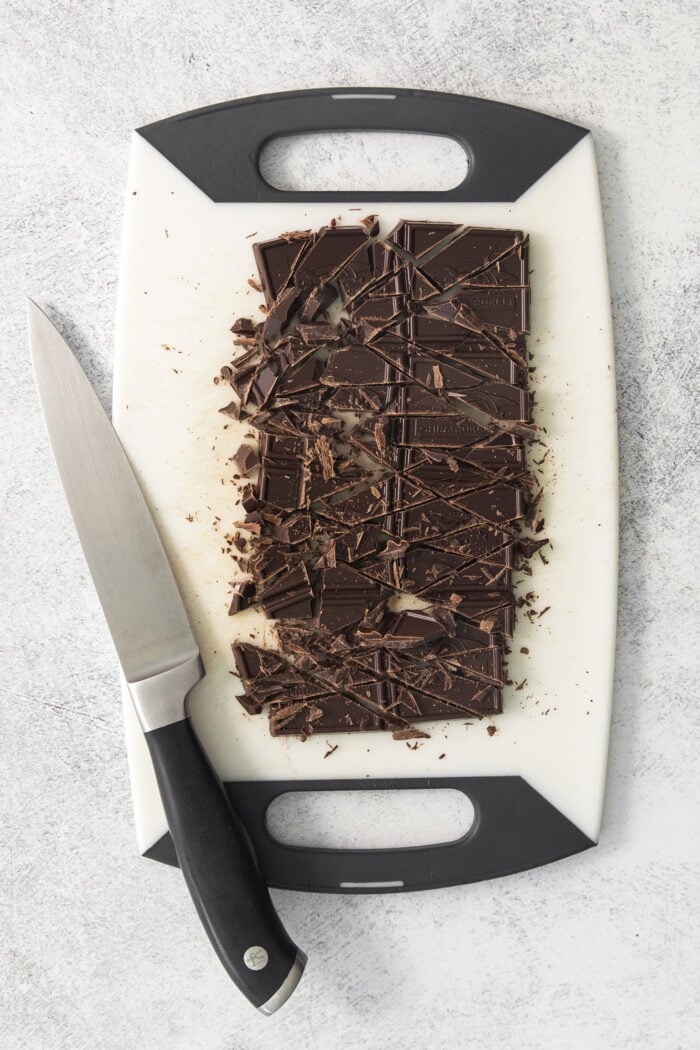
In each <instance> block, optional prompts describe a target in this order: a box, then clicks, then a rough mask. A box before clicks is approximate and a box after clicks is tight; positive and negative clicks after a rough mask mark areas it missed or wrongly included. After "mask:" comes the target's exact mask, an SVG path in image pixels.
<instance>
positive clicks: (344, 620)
mask: <svg viewBox="0 0 700 1050" xmlns="http://www.w3.org/2000/svg"><path fill="white" fill-rule="evenodd" d="M378 600H379V587H378V586H377V585H376V584H372V583H371V582H370V581H369V580H368V579H367V577H366V576H362V575H361V574H360V573H359V572H356V571H355V570H354V569H351V568H350V566H348V565H338V566H336V567H335V568H330V569H323V570H322V571H321V606H320V612H319V623H320V625H321V627H323V628H324V629H325V630H327V631H342V630H345V628H346V627H350V625H351V624H353V623H357V622H358V621H359V620H362V619H363V617H364V616H365V614H366V613H367V610H368V609H369V608H370V607H371V606H373V605H374V604H376V602H377V601H378Z"/></svg>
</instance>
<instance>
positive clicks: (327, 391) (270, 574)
mask: <svg viewBox="0 0 700 1050" xmlns="http://www.w3.org/2000/svg"><path fill="white" fill-rule="evenodd" d="M378 231H379V226H378V222H377V218H376V217H375V216H367V217H366V218H364V219H362V220H360V222H359V223H358V224H357V225H356V226H341V225H339V224H338V223H337V222H336V221H335V220H333V221H331V223H329V225H328V226H324V227H322V228H321V229H319V230H304V231H296V232H291V233H285V234H283V235H281V236H280V237H279V238H276V239H274V240H269V241H265V242H263V243H259V244H255V245H254V246H253V254H254V258H255V263H256V265H257V269H258V274H259V278H260V282H261V287H262V290H263V294H264V296H265V303H266V309H265V317H264V320H262V321H261V322H260V323H258V324H254V323H253V321H252V320H251V319H250V318H247V317H241V318H238V319H237V320H235V321H234V324H233V326H232V332H233V334H234V336H235V337H236V339H235V342H236V344H237V345H238V347H239V349H240V351H241V352H240V353H239V355H238V358H237V360H235V361H233V362H232V364H231V365H226V366H225V367H224V368H223V369H222V370H221V375H220V379H219V380H218V381H222V382H225V384H226V385H227V386H230V387H231V388H232V389H233V390H234V392H235V394H236V400H234V401H231V402H230V404H228V405H226V406H225V407H224V408H222V409H221V411H222V412H223V413H225V414H226V415H229V416H231V417H232V418H234V419H240V420H242V421H243V422H245V423H247V424H249V425H250V427H251V428H253V429H252V430H251V431H250V434H249V437H250V438H252V437H253V434H254V433H255V432H257V434H258V435H259V438H260V444H259V450H258V449H256V448H255V447H253V444H250V443H248V442H247V441H246V442H245V443H243V444H242V445H241V446H240V447H239V449H238V451H236V452H234V454H233V455H232V456H231V459H230V462H231V464H232V467H233V469H234V470H235V471H236V474H235V475H234V476H235V477H236V478H238V479H240V478H245V479H246V480H245V486H244V487H243V489H242V491H241V502H242V506H243V511H244V512H245V515H246V517H245V521H244V522H239V523H237V524H239V525H241V527H243V526H245V527H246V528H247V530H248V531H247V532H244V533H243V534H242V535H240V534H238V533H236V532H235V531H234V532H233V535H232V538H229V539H228V542H229V549H230V550H231V549H232V550H235V552H236V558H237V559H238V560H239V562H240V563H241V564H242V565H244V566H245V568H246V569H247V571H248V575H249V577H251V578H252V579H251V580H250V582H246V583H239V584H235V585H232V586H233V595H232V599H231V606H230V612H231V613H232V614H233V613H236V612H238V611H240V610H241V609H243V608H248V607H250V606H251V605H257V606H258V607H259V608H261V609H262V610H263V612H264V613H265V614H266V615H267V616H268V617H270V618H271V619H273V620H274V621H275V631H276V634H277V637H278V643H279V647H280V648H279V650H266V649H260V648H257V647H256V646H253V645H247V644H241V645H235V646H234V647H233V654H234V661H235V665H236V669H237V671H238V674H239V676H240V678H241V680H242V682H243V685H244V688H245V690H246V691H245V694H243V695H239V697H238V699H239V701H240V703H241V705H242V706H243V707H244V708H245V710H246V711H247V712H248V713H249V714H251V715H257V714H259V713H260V712H262V711H264V710H267V712H268V715H269V726H270V732H271V733H272V734H273V735H274V736H285V735H296V736H301V737H302V738H306V737H308V736H310V735H312V734H314V733H318V732H323V733H333V732H346V731H351V730H355V731H359V730H362V731H367V730H382V729H385V730H386V729H389V730H391V731H393V732H394V733H395V735H396V736H397V739H408V735H410V734H414V735H415V733H416V732H418V731H416V730H412V729H411V728H410V727H411V724H412V723H415V722H421V721H430V720H435V719H454V718H461V719H472V718H480V717H483V716H484V715H486V714H488V715H493V714H497V713H498V712H500V710H501V691H502V685H503V677H504V672H503V667H502V664H503V652H504V642H503V639H504V636H507V635H509V634H510V633H511V632H512V630H513V622H514V615H515V603H514V600H513V594H512V579H511V574H512V569H513V567H514V562H515V556H516V551H517V558H518V565H519V566H520V565H521V562H522V559H525V558H527V557H530V556H532V555H533V554H535V553H536V552H537V550H538V549H539V548H540V547H541V545H542V544H543V543H545V542H546V540H545V539H544V538H543V537H540V536H539V532H538V530H541V528H542V518H541V512H540V502H539V500H540V497H539V495H537V496H532V495H531V494H530V493H529V492H528V486H531V485H532V484H533V482H532V479H531V478H530V477H529V475H528V471H527V466H526V462H525V451H524V446H525V441H526V440H528V438H529V437H530V436H533V435H534V428H533V426H532V421H531V399H530V394H529V391H528V383H527V380H528V356H527V349H526V344H525V333H526V332H527V330H528V327H529V306H530V298H529V296H530V289H529V280H528V254H527V252H528V244H527V237H526V236H524V234H523V233H522V232H520V231H518V230H496V229H473V228H468V229H464V228H462V227H460V226H459V225H457V224H455V223H452V222H433V221H420V220H415V219H410V220H401V221H400V222H399V223H398V224H397V225H396V226H395V227H394V228H393V229H392V230H391V231H390V232H389V233H388V234H387V235H386V236H384V237H379V236H378ZM528 531H529V532H530V533H532V534H531V535H528V534H527V533H528ZM398 598H401V599H402V600H401V601H396V600H395V599H398ZM407 599H410V601H408V600H407ZM407 734H408V735H407Z"/></svg>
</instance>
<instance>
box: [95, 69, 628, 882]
mask: <svg viewBox="0 0 700 1050" xmlns="http://www.w3.org/2000/svg"><path fill="white" fill-rule="evenodd" d="M337 130H374V131H385V132H386V131H401V132H423V133H424V132H431V133H438V134H443V135H447V136H451V137H452V138H453V139H456V140H457V141H458V142H459V143H460V144H461V145H462V146H463V147H464V149H465V151H466V153H467V157H468V159H469V169H468V172H467V176H466V178H465V180H464V181H463V183H462V184H461V185H459V186H457V187H456V188H454V189H452V190H449V191H447V192H440V193H431V192H421V193H417V192H411V193H408V192H403V193H396V192H393V193H372V194H368V193H354V194H352V195H350V194H347V193H344V194H339V193H335V192H319V193H307V192H282V191H279V190H276V189H273V188H272V187H271V186H269V185H268V184H266V183H265V182H264V181H263V179H262V177H261V175H260V173H259V168H258V158H259V156H260V152H261V149H262V147H263V145H264V144H265V143H266V142H267V141H269V140H270V139H271V138H272V137H274V136H277V135H286V134H292V133H308V132H323V131H337ZM424 142H425V139H423V138H417V139H416V147H415V154H414V155H412V156H411V157H410V158H407V161H406V163H407V165H410V166H411V167H417V168H419V167H420V165H421V163H422V160H421V150H423V149H424V148H425V147H424ZM358 208H359V209H361V210H360V211H358V210H351V209H358ZM371 212H373V213H376V214H377V215H378V217H379V220H380V232H381V233H382V234H386V233H388V231H389V230H390V229H391V228H392V227H393V226H394V225H395V224H396V223H397V222H398V221H399V220H400V219H426V220H442V221H451V222H456V223H463V224H465V225H469V226H477V227H478V226H486V227H504V228H508V229H514V228H515V229H521V230H523V231H525V232H526V233H527V234H528V235H529V238H530V269H531V275H530V279H531V289H532V292H531V294H532V300H531V318H532V328H531V334H530V336H529V341H528V345H529V347H530V349H531V351H533V353H534V363H535V364H536V366H537V370H536V371H535V372H534V373H533V382H532V389H533V390H534V393H535V401H536V409H535V420H536V422H537V423H538V424H539V425H540V426H541V427H543V428H545V430H546V440H547V444H548V446H549V448H550V453H549V454H548V456H547V459H546V460H545V462H544V464H543V465H542V470H543V472H544V473H543V486H544V491H545V499H544V505H543V512H544V517H545V519H546V525H547V535H548V536H549V537H550V540H551V552H550V553H549V555H548V564H544V563H543V562H541V561H540V559H539V558H535V559H533V561H532V570H533V575H532V577H529V578H521V579H520V580H518V577H517V576H516V578H515V582H516V597H517V596H518V593H524V591H526V590H527V591H530V590H533V591H535V593H536V594H537V596H538V608H540V609H541V608H544V607H546V606H548V607H549V611H548V612H547V615H546V616H543V617H540V618H538V619H534V621H533V622H529V621H528V620H527V619H525V618H523V617H521V618H519V620H518V623H517V626H516V631H515V636H514V638H513V640H512V645H511V648H512V655H511V656H510V657H509V663H508V671H509V676H510V679H511V680H512V681H513V683H520V682H521V681H522V680H523V679H525V680H526V684H525V685H524V686H522V687H521V688H520V689H516V686H515V684H514V685H512V686H510V687H506V689H505V691H504V701H503V702H504V712H503V714H502V715H500V716H498V717H497V718H496V719H494V720H493V725H496V726H497V732H495V733H493V734H492V735H491V734H489V733H488V732H487V728H488V725H489V724H490V723H489V720H484V721H482V722H476V723H472V724H470V725H469V726H465V723H464V722H463V721H459V720H458V721H456V722H454V721H453V722H441V723H432V724H431V725H430V727H429V729H430V732H431V737H430V739H428V740H425V741H421V746H419V747H417V748H415V749H411V748H408V747H407V746H406V743H405V742H397V741H395V740H393V739H392V737H391V734H389V733H365V734H362V733H356V734H352V733H351V734H335V735H334V736H333V738H332V741H331V742H332V743H338V744H339V747H338V749H337V751H335V752H334V753H333V756H332V758H331V759H330V760H329V759H326V758H325V757H324V756H325V755H326V753H327V751H328V743H327V739H328V738H327V736H326V735H321V737H319V738H314V737H311V738H310V739H309V740H307V741H305V742H304V741H301V740H298V739H295V738H273V737H271V736H270V735H269V731H268V726H267V720H266V719H265V718H264V717H251V716H249V715H247V714H246V713H245V712H244V711H243V709H242V708H241V706H240V705H239V704H238V703H237V701H236V700H235V699H234V698H233V697H234V693H237V692H242V691H243V690H242V687H241V685H240V683H238V682H237V681H236V680H235V678H234V677H233V676H232V673H231V672H232V671H233V670H234V669H235V668H234V664H233V660H232V657H231V651H230V643H231V642H232V641H233V640H234V633H233V628H232V622H233V621H232V620H231V619H230V618H229V617H228V615H227V611H228V602H229V594H230V591H229V586H228V582H229V581H230V580H233V579H235V578H236V576H235V567H234V566H233V565H232V562H231V560H230V557H229V556H228V555H226V554H225V553H223V550H222V543H221V542H220V539H221V533H220V531H219V530H220V523H221V522H224V523H225V522H231V521H235V520H236V519H237V518H239V517H240V514H238V513H237V510H236V508H237V498H238V497H237V489H236V487H235V485H234V484H233V483H232V482H230V480H229V479H230V474H231V469H230V464H228V463H227V461H228V459H229V457H230V456H231V455H232V453H233V452H234V451H235V448H236V444H237V442H238V440H239V438H238V437H237V436H236V429H235V426H236V425H235V424H234V425H233V427H229V429H228V430H224V429H223V426H224V424H225V423H226V422H228V420H227V418H226V417H225V416H222V415H221V414H220V413H219V409H220V408H221V407H222V404H223V401H222V391H221V389H220V388H218V387H217V386H216V385H215V384H214V383H213V377H214V376H215V375H217V373H218V371H219V368H220V367H221V366H222V365H223V364H226V363H227V362H228V361H229V360H230V359H231V356H232V351H233V347H232V341H231V340H232V337H231V334H230V332H229V327H230V325H231V323H232V321H233V319H234V317H237V316H241V315H246V316H256V315H257V307H258V304H259V303H261V302H262V297H261V296H260V295H259V294H258V293H257V292H256V291H255V290H254V289H253V288H251V286H250V285H249V284H248V279H249V278H251V277H253V276H255V270H254V262H253V256H252V250H251V246H252V244H253V242H254V241H264V240H267V239H271V238H273V237H275V236H278V235H279V233H280V232H282V231H284V230H296V229H305V228H309V227H311V228H318V227H320V226H322V225H323V224H325V223H327V222H328V221H329V220H330V219H331V218H332V217H336V218H338V221H339V223H345V224H352V223H353V222H356V221H357V219H358V217H359V216H360V215H365V214H367V213H371ZM113 418H114V424H115V426H116V428H117V430H118V432H119V435H120V437H121V440H122V442H123V444H124V446H125V448H126V451H127V454H128V456H129V458H130V460H131V462H132V464H133V466H134V469H135V471H136V473H137V475H138V478H139V480H140V482H141V484H142V486H143V489H144V492H145V494H146V498H147V500H148V502H149V505H150V507H151V509H152V511H153V514H154V517H155V520H156V522H157V524H158V527H159V529H160V531H161V534H162V536H163V540H164V543H165V547H166V550H167V552H168V554H169V557H170V559H171V562H172V565H173V568H174V571H175V574H176V577H177V580H178V583H179V586H180V588H181V591H182V595H183V598H184V601H185V604H186V606H187V609H188V613H189V615H190V618H191V621H192V625H193V628H194V631H195V634H196V636H197V639H198V642H199V645H200V648H201V652H202V656H203V659H204V663H205V666H206V670H207V674H206V677H205V678H204V680H203V681H202V682H201V683H200V685H198V686H197V687H196V688H195V690H194V691H193V692H192V694H191V695H190V698H189V710H190V713H191V717H192V720H193V722H194V724H195V728H196V731H197V733H198V735H199V737H200V739H201V741H202V743H203V745H204V747H205V749H206V752H207V754H208V755H209V758H210V760H211V762H212V764H213V766H214V767H215V769H216V771H217V772H218V774H219V776H220V777H221V779H222V781H223V783H224V785H225V788H226V790H227V791H228V793H229V795H230V797H231V799H232V801H233V803H234V804H235V805H236V806H237V807H238V809H239V811H240V812H241V815H242V818H243V819H244V821H245V823H246V826H247V828H248V831H249V833H250V835H251V838H252V839H253V842H254V844H255V848H256V850H257V852H258V856H259V859H260V864H261V867H262V870H263V873H264V875H265V877H266V879H267V881H268V883H269V884H270V885H274V886H282V887H288V888H293V889H313V890H324V891H340V890H343V891H348V892H370V891H373V890H376V889H377V888H387V889H420V888H426V887H430V886H438V885H450V884H456V883H462V882H469V881H474V880H477V879H483V878H491V877H495V876H499V875H504V874H507V873H511V872H514V871H519V870H524V869H527V868H529V867H533V866H536V865H540V864H544V863H547V862H549V861H552V860H556V859H559V858H562V857H565V856H567V855H569V854H572V853H575V852H578V851H580V850H583V849H585V848H587V847H589V846H591V845H593V844H594V843H595V842H596V840H597V837H598V834H599V829H600V819H601V808H602V800H603V791H604V783H605V767H606V757H607V746H608V731H609V723H610V704H611V692H612V673H613V657H614V639H615V603H616V565H617V505H618V491H617V429H616V406H615V378H614V363H613V346H612V335H611V318H610V304H609V293H608V284H607V271H606V260H605V245H604V235H603V226H602V220H601V209H600V199H599V193H598V182H597V174H596V166H595V157H594V150H593V143H592V139H591V135H590V133H589V132H587V131H586V129H584V128H581V127H577V126H574V125H572V124H568V123H565V122H563V121H560V120H556V119H553V118H551V117H547V116H544V115H542V114H539V113H534V112H531V111H528V110H524V109H519V108H516V107H512V106H505V105H501V104H498V103H495V102H490V101H486V100H483V99H474V98H466V97H462V96H457V95H447V94H436V93H430V92H417V91H406V90H401V89H393V88H392V89H375V88H373V89H366V88H365V89H353V90H344V91H337V90H336V91H332V90H330V89H329V90H325V91H318V90H316V91H307V92H294V93H284V94H277V95H265V96H258V97H255V98H248V99H241V100H238V101H235V102H230V103H225V104H223V105H218V106H212V107H208V108H206V109H202V110H197V111H194V112H191V113H185V114H183V115H180V116H177V117H173V118H171V119H168V120H162V121H159V122H157V123H155V124H151V125H149V126H147V127H144V128H141V129H139V130H138V131H137V132H135V134H134V136H133V142H132V147H131V160H130V168H129V178H128V189H127V195H126V219H125V229H124V241H123V255H122V260H121V274H120V284H119V301H118V316H117V343H116V359H115V381H114V409H113ZM245 615H247V614H244V616H245ZM236 621H237V622H238V621H239V618H238V617H237V618H236ZM249 626H250V629H251V631H252V634H253V636H254V637H255V638H256V639H257V640H259V641H263V642H264V639H265V634H266V631H269V625H268V626H267V627H266V626H265V624H264V623H263V624H261V622H260V621H259V620H256V619H255V617H253V618H252V619H251V622H250V625H249ZM523 648H524V649H527V650H528V653H527V654H523V653H521V651H520V650H521V649H523ZM124 716H125V724H126V740H127V747H128V755H129V764H130V771H131V779H132V785H133V793H134V803H135V812H136V826H137V837H138V844H139V848H140V851H141V853H142V854H144V855H145V856H149V857H152V858H155V859H158V860H162V861H166V862H169V863H177V861H176V857H175V854H174V850H173V849H172V844H171V842H170V838H169V835H168V832H167V825H166V822H165V818H164V815H163V811H162V808H161V806H160V801H159V797H158V792H157V789H156V784H155V779H154V776H153V771H152V768H151V764H150V758H149V756H148V751H147V749H146V746H145V743H144V740H143V737H142V734H141V731H140V729H139V727H138V724H137V721H136V718H135V716H134V713H133V710H132V707H131V703H130V700H129V698H128V696H127V694H126V693H125V694H124ZM312 788H313V789H314V790H321V791H332V790H338V789H343V790H346V791H348V790H350V791H363V790H367V789H368V788H372V789H373V790H386V791H389V790H399V789H404V790H413V789H416V788H421V789H426V788H433V789H439V788H454V789H457V790H458V791H461V792H463V793H464V794H466V795H467V796H468V797H469V799H470V801H471V803H472V805H473V806H474V810H475V813H476V819H475V821H474V823H473V825H472V827H471V830H470V831H469V833H468V834H466V835H464V836H463V837H462V838H460V839H458V840H456V841H453V842H449V843H441V844H433V845H429V846H421V847H415V848H409V849H372V850H333V849H313V848H301V847H294V846H289V845H283V844H281V843H279V842H278V841H277V840H276V839H274V838H273V837H272V835H271V834H270V832H269V830H268V828H267V825H266V811H267V808H268V806H269V804H270V803H271V802H272V801H273V800H274V799H275V798H277V797H278V796H280V795H281V794H284V793H286V792H289V791H300V790H310V789H312ZM416 797H418V796H416ZM420 817H421V814H420V807H418V806H417V807H416V821H417V822H420ZM348 884H351V885H348Z"/></svg>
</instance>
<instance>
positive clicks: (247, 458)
mask: <svg viewBox="0 0 700 1050" xmlns="http://www.w3.org/2000/svg"><path fill="white" fill-rule="evenodd" d="M233 462H234V463H235V464H236V466H237V467H238V469H239V471H240V472H241V474H249V473H250V471H251V470H255V468H256V467H257V466H258V464H259V463H260V460H259V459H258V454H257V452H256V451H255V449H254V448H253V447H252V446H251V445H241V447H240V448H239V449H238V452H236V454H235V455H234V457H233Z"/></svg>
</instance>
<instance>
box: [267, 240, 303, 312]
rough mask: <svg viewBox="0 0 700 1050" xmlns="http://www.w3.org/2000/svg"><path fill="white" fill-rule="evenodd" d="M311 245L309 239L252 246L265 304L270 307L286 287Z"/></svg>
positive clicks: (275, 241) (270, 242)
mask: <svg viewBox="0 0 700 1050" xmlns="http://www.w3.org/2000/svg"><path fill="white" fill-rule="evenodd" d="M310 244H311V238H310V237H305V236H302V237H300V238H298V239H287V238H282V237H281V238H278V239H277V240H274V241H266V242H265V243H263V244H254V245H253V255H254V256H255V262H256V263H257V267H258V273H259V275H260V283H261V284H262V289H263V292H264V295H265V302H266V303H267V305H268V306H270V305H271V304H272V303H273V302H274V301H275V299H276V298H277V296H278V295H279V294H280V292H281V291H282V290H283V289H284V288H285V287H286V286H287V284H288V283H289V280H290V278H291V276H292V273H293V272H294V269H295V267H296V266H297V264H298V262H299V260H300V259H301V257H302V256H303V255H304V253H305V251H306V250H307V248H308V247H309V245H310Z"/></svg>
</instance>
